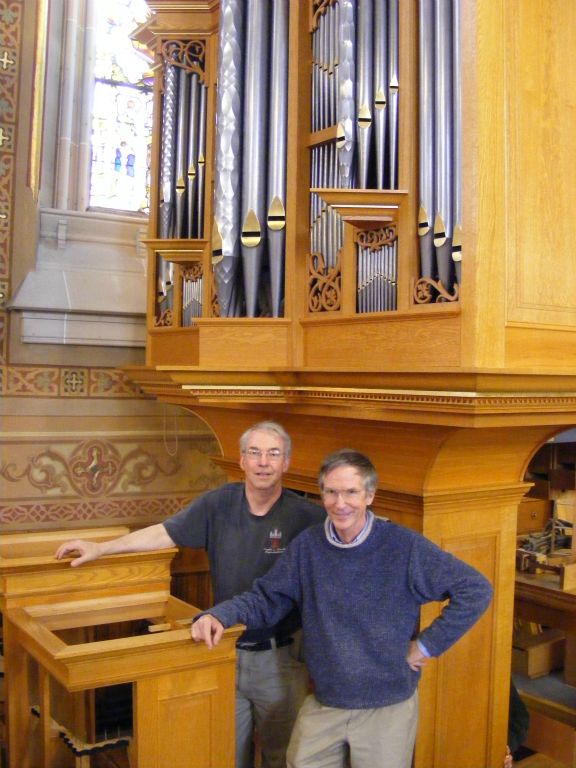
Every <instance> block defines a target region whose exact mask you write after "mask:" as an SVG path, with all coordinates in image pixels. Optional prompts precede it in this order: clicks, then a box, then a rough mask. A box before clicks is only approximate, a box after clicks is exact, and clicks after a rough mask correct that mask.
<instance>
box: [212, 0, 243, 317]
mask: <svg viewBox="0 0 576 768" xmlns="http://www.w3.org/2000/svg"><path fill="white" fill-rule="evenodd" d="M243 18H244V3H243V1H242V0H221V3H220V31H219V45H220V47H219V51H220V59H219V63H218V97H217V106H216V113H217V120H216V137H215V179H214V227H213V236H212V239H213V246H212V247H213V251H212V264H213V268H214V277H215V281H216V291H217V295H218V303H219V306H220V315H221V316H222V317H234V316H236V315H237V313H238V304H239V303H240V301H239V297H238V290H237V280H238V273H239V268H238V267H239V264H240V196H239V194H238V190H239V187H240V171H241V167H242V151H241V144H240V140H241V135H242V82H243V72H244V59H243V44H242V37H243Z"/></svg>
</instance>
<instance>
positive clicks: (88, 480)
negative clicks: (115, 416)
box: [0, 440, 181, 496]
mask: <svg viewBox="0 0 576 768" xmlns="http://www.w3.org/2000/svg"><path fill="white" fill-rule="evenodd" d="M180 468H181V464H180V461H178V460H177V459H174V458H173V457H171V456H168V457H166V459H165V460H164V461H162V462H161V461H159V460H158V458H157V457H156V456H154V454H153V453H151V452H149V451H145V450H143V449H142V448H136V449H134V450H131V451H129V452H128V453H126V454H125V455H124V456H121V454H120V452H119V451H118V450H117V449H116V447H115V446H114V445H113V444H112V443H111V442H108V441H105V440H90V441H87V442H83V443H80V445H79V446H78V447H77V448H76V449H75V450H74V451H73V452H72V454H71V456H70V457H69V458H67V457H66V456H65V455H64V453H61V452H59V451H56V450H53V449H49V448H48V449H45V450H43V451H40V452H39V453H37V454H36V455H34V456H32V457H31V458H30V459H29V461H28V463H27V465H26V466H24V467H22V468H18V467H17V466H16V465H15V464H13V463H9V464H1V465H0V477H2V478H4V480H7V481H8V482H12V483H18V482H20V481H21V480H24V479H25V480H26V481H27V482H28V483H29V484H30V485H32V486H33V487H34V488H37V489H38V490H40V491H41V492H42V493H49V492H59V493H61V494H67V493H70V492H73V493H76V494H79V495H81V496H103V495H105V494H109V493H111V492H113V491H115V490H121V491H123V492H127V491H130V490H132V491H133V490H135V489H136V490H142V489H143V488H144V487H145V486H147V485H150V483H151V482H152V481H153V480H155V479H157V478H158V477H159V476H160V475H163V476H164V477H170V476H172V475H174V474H176V472H178V470H179V469H180Z"/></svg>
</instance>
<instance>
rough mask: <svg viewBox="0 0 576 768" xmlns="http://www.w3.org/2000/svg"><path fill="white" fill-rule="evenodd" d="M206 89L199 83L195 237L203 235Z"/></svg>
mask: <svg viewBox="0 0 576 768" xmlns="http://www.w3.org/2000/svg"><path fill="white" fill-rule="evenodd" d="M207 98H208V89H207V87H206V85H204V84H203V83H201V84H200V104H199V109H198V165H197V178H198V181H197V184H196V226H195V232H196V237H204V186H205V179H206V108H207Z"/></svg>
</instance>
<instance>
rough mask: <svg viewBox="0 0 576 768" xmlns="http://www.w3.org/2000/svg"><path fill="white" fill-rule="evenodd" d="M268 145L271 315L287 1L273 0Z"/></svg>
mask: <svg viewBox="0 0 576 768" xmlns="http://www.w3.org/2000/svg"><path fill="white" fill-rule="evenodd" d="M271 39H272V50H271V57H270V58H271V62H270V64H271V67H270V70H271V73H270V124H269V133H268V145H269V147H270V151H269V157H268V255H269V262H270V290H271V302H272V316H273V317H279V316H280V314H281V306H282V297H283V288H284V249H285V241H286V207H285V202H286V146H287V118H288V46H287V41H288V0H273V8H272V35H271Z"/></svg>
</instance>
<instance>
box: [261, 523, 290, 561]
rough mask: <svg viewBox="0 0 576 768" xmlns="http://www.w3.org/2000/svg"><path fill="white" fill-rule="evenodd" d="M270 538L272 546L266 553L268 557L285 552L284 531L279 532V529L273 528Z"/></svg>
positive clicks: (266, 549)
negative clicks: (283, 543) (283, 544)
mask: <svg viewBox="0 0 576 768" xmlns="http://www.w3.org/2000/svg"><path fill="white" fill-rule="evenodd" d="M268 536H269V538H270V546H268V547H266V548H265V549H264V552H266V554H267V555H279V554H280V553H281V552H284V550H285V549H286V547H283V546H282V531H279V530H278V528H273V529H272V530H271V531H270V533H269V534H268Z"/></svg>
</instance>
